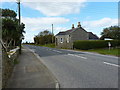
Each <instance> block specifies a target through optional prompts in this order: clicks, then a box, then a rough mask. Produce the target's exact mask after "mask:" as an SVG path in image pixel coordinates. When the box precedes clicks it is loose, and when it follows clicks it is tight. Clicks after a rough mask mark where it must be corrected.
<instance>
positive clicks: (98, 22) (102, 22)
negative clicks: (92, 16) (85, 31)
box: [83, 18, 118, 28]
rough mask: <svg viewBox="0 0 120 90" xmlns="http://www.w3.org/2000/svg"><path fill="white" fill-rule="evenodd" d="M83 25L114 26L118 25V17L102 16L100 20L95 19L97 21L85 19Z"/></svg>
mask: <svg viewBox="0 0 120 90" xmlns="http://www.w3.org/2000/svg"><path fill="white" fill-rule="evenodd" d="M83 25H84V26H89V27H93V28H95V27H109V26H113V25H118V19H112V18H102V19H100V20H95V21H84V22H83Z"/></svg>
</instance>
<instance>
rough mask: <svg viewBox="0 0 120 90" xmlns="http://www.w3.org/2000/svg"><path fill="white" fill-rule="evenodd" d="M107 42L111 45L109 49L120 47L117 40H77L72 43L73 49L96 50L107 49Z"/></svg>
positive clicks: (119, 42)
mask: <svg viewBox="0 0 120 90" xmlns="http://www.w3.org/2000/svg"><path fill="white" fill-rule="evenodd" d="M108 42H110V43H111V47H116V46H120V41H119V40H84V41H83V40H79V41H75V42H74V43H73V47H74V48H75V49H82V50H87V49H96V48H107V47H108Z"/></svg>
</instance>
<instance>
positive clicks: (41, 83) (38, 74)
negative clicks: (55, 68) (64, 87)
mask: <svg viewBox="0 0 120 90" xmlns="http://www.w3.org/2000/svg"><path fill="white" fill-rule="evenodd" d="M7 88H59V86H58V82H57V79H56V78H55V77H54V75H53V74H52V72H51V71H50V70H49V69H48V68H47V67H46V66H45V65H44V64H43V63H42V62H41V60H40V57H38V56H37V55H36V54H35V53H34V52H32V51H31V50H30V49H28V48H26V47H23V48H22V54H21V55H20V56H19V57H18V64H16V65H15V67H14V70H13V74H12V76H11V78H10V80H9V82H8V86H7Z"/></svg>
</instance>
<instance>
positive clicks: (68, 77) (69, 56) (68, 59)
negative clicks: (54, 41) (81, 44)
mask: <svg viewBox="0 0 120 90" xmlns="http://www.w3.org/2000/svg"><path fill="white" fill-rule="evenodd" d="M25 46H26V47H29V48H30V49H32V50H34V52H35V53H37V54H38V55H39V56H40V57H41V58H42V62H43V63H44V64H45V65H46V66H47V67H48V68H49V69H50V70H51V72H52V73H53V74H54V75H55V77H56V78H57V79H58V81H59V83H60V87H61V88H118V68H119V67H120V66H119V65H118V58H117V57H114V56H107V55H100V54H93V53H88V52H78V51H73V50H62V49H55V48H48V47H40V46H32V45H25Z"/></svg>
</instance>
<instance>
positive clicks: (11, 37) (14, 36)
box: [2, 9, 25, 50]
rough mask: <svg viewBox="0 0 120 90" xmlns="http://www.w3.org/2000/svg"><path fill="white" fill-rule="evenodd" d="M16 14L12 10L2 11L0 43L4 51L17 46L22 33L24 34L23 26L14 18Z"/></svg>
mask: <svg viewBox="0 0 120 90" xmlns="http://www.w3.org/2000/svg"><path fill="white" fill-rule="evenodd" d="M16 16H17V14H16V13H15V12H14V11H13V10H9V9H2V41H3V42H4V44H5V45H4V46H6V49H7V50H8V48H10V49H11V48H13V47H14V46H16V45H18V44H19V41H20V39H21V37H22V36H23V33H25V31H24V28H25V24H23V23H21V25H20V26H19V20H18V19H17V18H16Z"/></svg>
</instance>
